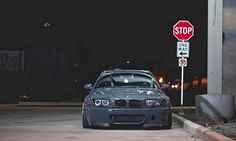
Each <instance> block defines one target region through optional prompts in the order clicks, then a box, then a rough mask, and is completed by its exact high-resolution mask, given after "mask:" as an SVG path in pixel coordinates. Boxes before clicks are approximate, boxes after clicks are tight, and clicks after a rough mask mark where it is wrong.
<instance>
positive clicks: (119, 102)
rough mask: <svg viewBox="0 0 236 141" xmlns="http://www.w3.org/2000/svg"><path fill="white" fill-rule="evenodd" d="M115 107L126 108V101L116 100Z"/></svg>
mask: <svg viewBox="0 0 236 141" xmlns="http://www.w3.org/2000/svg"><path fill="white" fill-rule="evenodd" d="M115 106H116V107H126V106H127V102H126V100H116V101H115Z"/></svg>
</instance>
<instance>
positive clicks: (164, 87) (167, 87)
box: [161, 84, 170, 90]
mask: <svg viewBox="0 0 236 141" xmlns="http://www.w3.org/2000/svg"><path fill="white" fill-rule="evenodd" d="M169 88H170V85H169V84H162V85H161V89H162V90H168V89H169Z"/></svg>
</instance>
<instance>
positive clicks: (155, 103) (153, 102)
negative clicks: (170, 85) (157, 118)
mask: <svg viewBox="0 0 236 141" xmlns="http://www.w3.org/2000/svg"><path fill="white" fill-rule="evenodd" d="M161 102H162V100H161V99H149V100H146V105H147V106H148V107H155V106H160V105H161Z"/></svg>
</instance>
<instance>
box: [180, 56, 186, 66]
mask: <svg viewBox="0 0 236 141" xmlns="http://www.w3.org/2000/svg"><path fill="white" fill-rule="evenodd" d="M179 67H187V59H186V58H179Z"/></svg>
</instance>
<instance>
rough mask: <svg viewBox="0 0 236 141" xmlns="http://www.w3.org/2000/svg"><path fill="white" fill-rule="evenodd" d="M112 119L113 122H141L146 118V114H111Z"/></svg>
mask: <svg viewBox="0 0 236 141" xmlns="http://www.w3.org/2000/svg"><path fill="white" fill-rule="evenodd" d="M110 118H111V120H112V121H113V122H133V123H140V122H142V121H143V120H144V118H145V116H144V115H111V116H110Z"/></svg>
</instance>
